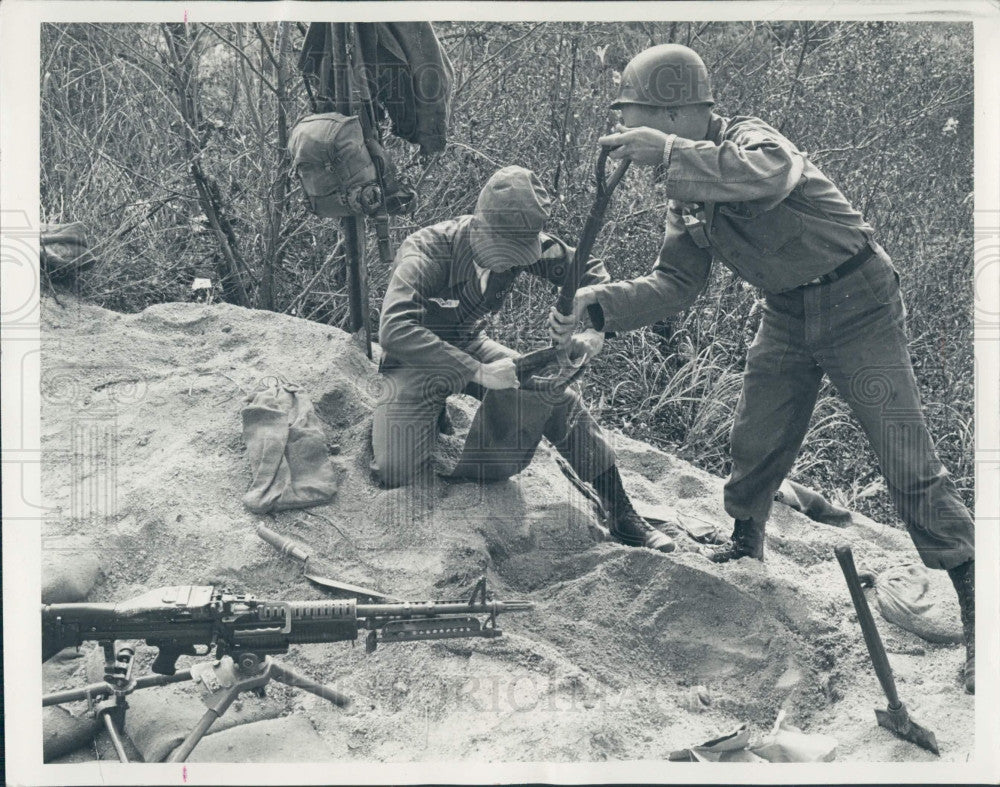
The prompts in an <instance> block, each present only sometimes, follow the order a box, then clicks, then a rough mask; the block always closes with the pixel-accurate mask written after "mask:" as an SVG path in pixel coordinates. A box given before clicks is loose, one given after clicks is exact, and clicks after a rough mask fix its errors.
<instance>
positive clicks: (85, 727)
mask: <svg viewBox="0 0 1000 787" xmlns="http://www.w3.org/2000/svg"><path fill="white" fill-rule="evenodd" d="M100 729H102V723H101V720H100V718H99V717H98V716H74V715H73V714H72V713H70V712H69V711H68V710H66V709H65V708H63V707H61V706H59V705H50V706H49V707H47V708H42V762H52V761H53V760H55V759H56V758H58V757H62V756H64V755H66V754H69V753H70V752H73V751H76V750H77V749H79V748H80V747H81V746H86V745H87V744H88V743H90V742H91V741H92V740H93V739H94V736H95V735H97V732H98V730H100Z"/></svg>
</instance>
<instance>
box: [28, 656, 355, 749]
mask: <svg viewBox="0 0 1000 787" xmlns="http://www.w3.org/2000/svg"><path fill="white" fill-rule="evenodd" d="M100 644H101V645H102V647H103V648H104V653H105V661H104V680H103V681H102V682H100V683H91V684H90V685H88V686H84V687H83V688H81V689H71V690H69V691H57V692H53V693H51V694H46V695H44V696H43V697H42V707H46V706H49V705H60V704H62V703H64V702H78V701H81V700H86V701H87V704H88V706H89V712H91V713H93V714H95V715H96V716H98V717H100V718H101V720H102V722H103V723H104V729H105V730H107V733H108V737H110V739H111V744H112V745H113V746H114V748H115V752H116V753H117V755H118V759H119V760H120V761H121V762H128V761H129V760H128V754H127V753H126V750H125V745H124V741H123V739H122V735H123V733H124V730H125V711H126V710H127V709H128V701H127V700H126V697H127V696H128V695H129V694H131V693H132V692H133V691H137V690H139V689H146V688H151V687H154V686H165V685H167V684H170V683H181V682H184V681H188V680H190V681H193V682H194V683H195V684H196V685H197V686H198V688H199V689H200V690H201V699H202V702H204V703H205V705H206V706H207V710H206V711H205V714H204V715H203V716H202V717H201V719H200V720H199V722H198V723H197V724H196V725H195V727H194V729H193V730H191V732H190V733H189V734H188V736H187V737H186V738H185V739H184V741H183V742H182V743H181V744H180V745H179V746H178V747H177V748H176V749H174V751H173V752H172V753H171V754H170V756H169V757H168V758H167V762H184V761H185V760H186V759H187V758H188V756H189V755H190V754H191V752H192V751H193V750H194V748H195V746H197V745H198V743H199V742H200V741H201V739H202V738H203V737H204V736H205V735H206V734H207V733H208V730H209V729H210V728H211V727H212V725H213V724H214V723H215V722H216V721H218V719H220V718H221V717H222V716H223V714H225V712H226V711H227V710H228V709H229V706H230V705H232V704H233V702H234V701H235V700H236V698H237V697H238V696H239V695H240V694H243V693H245V692H248V691H252V692H254V693H255V694H257V695H258V696H260V697H263V696H264V690H265V688H266V686H267V684H268V683H270V682H271V681H272V680H276V681H278V682H279V683H284V684H285V685H287V686H292V687H294V688H297V689H302V690H304V691H308V692H310V693H311V694H315V695H316V696H317V697H322V698H323V699H325V700H329V701H330V702H332V703H333V704H334V705H336V706H338V707H340V708H346V707H347V706H348V705H349V704H350V702H351V700H350V698H349V697H347V696H345V695H344V694H341V693H340V692H339V691H335V690H334V689H331V688H330V687H329V686H324V685H323V684H322V683H318V682H317V681H314V680H312V679H311V678H308V677H306V676H305V675H303V674H302V673H300V672H296V671H295V670H293V669H291V668H290V667H288V666H286V665H285V664H282V663H281V662H279V661H276V660H275V659H273V658H271V657H270V656H267V655H261V654H257V653H253V652H249V651H244V652H243V653H241V654H240V656H239V660H238V661H237V660H234V659H233V658H232V657H231V656H223V657H222V658H221V659H217V660H213V661H204V662H200V663H198V664H195V665H193V666H192V667H191V668H190V669H185V670H180V671H178V672H175V673H174V674H173V675H146V676H144V677H141V678H133V677H132V666H133V663H134V659H135V648H133V647H131V646H130V645H119V646H118V647H117V649H116V648H115V647H114V646H115V644H116V643H113V642H108V641H105V642H102V643H100Z"/></svg>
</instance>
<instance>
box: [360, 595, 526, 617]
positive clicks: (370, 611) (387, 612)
mask: <svg viewBox="0 0 1000 787" xmlns="http://www.w3.org/2000/svg"><path fill="white" fill-rule="evenodd" d="M534 607H535V603H534V602H533V601H527V600H524V599H517V600H513V601H487V602H485V603H482V602H478V603H475V604H470V603H469V602H468V601H402V602H400V603H398V604H358V606H357V611H358V617H359V618H387V617H391V618H407V617H424V616H432V615H499V614H502V613H506V612H527V611H528V610H531V609H534Z"/></svg>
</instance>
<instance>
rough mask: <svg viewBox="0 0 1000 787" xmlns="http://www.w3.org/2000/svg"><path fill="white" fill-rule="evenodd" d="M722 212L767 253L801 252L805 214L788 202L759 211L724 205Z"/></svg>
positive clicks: (739, 232) (735, 228)
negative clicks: (793, 208)
mask: <svg viewBox="0 0 1000 787" xmlns="http://www.w3.org/2000/svg"><path fill="white" fill-rule="evenodd" d="M718 211H719V212H720V213H721V214H722V215H724V216H725V217H726V220H727V221H728V222H729V225H730V226H731V227H732V228H733V231H734V232H735V233H736V234H737V235H738V236H739V237H740V238H741V239H742V240H743V241H744V242H745V243H747V244H749V245H750V246H752V247H753V248H754V249H756V250H757V251H758V252H760V253H761V254H763V255H770V254H779V253H782V252H789V253H794V252H797V251H800V245H801V244H799V243H797V241H799V239H800V238H801V237H802V232H803V230H804V226H803V222H802V216H800V215H799V214H798V213H797V212H796V211H794V210H792V209H791V208H788V207H786V206H785V205H784V203H782V204H779V205H776V206H775V207H773V208H771V209H770V210H766V211H764V212H763V213H757V214H754V213H753V212H752V211H750V210H749V209H748V208H746V207H744V206H742V205H741V204H736V205H720V206H719V207H718Z"/></svg>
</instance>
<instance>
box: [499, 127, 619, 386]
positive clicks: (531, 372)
mask: <svg viewBox="0 0 1000 787" xmlns="http://www.w3.org/2000/svg"><path fill="white" fill-rule="evenodd" d="M612 150H614V148H612V147H607V146H604V147H602V148H601V152H600V155H598V157H597V164H596V166H595V167H594V178H595V179H596V181H597V196H596V197H595V198H594V204H593V206H592V207H591V209H590V215H589V216H587V223H586V224H585V225H584V227H583V233H582V234H581V235H580V242H579V243H578V244H577V247H576V252H575V253H574V254H573V262H572V264H571V265H570V267H569V270H568V271H566V278H565V279H563V284H562V287H561V288H560V289H559V299H558V300H557V301H556V309H558V310H559V313H560V314H562V315H564V316H565V315H569V314H572V313H573V300H574V298H575V297H576V290H577V288H578V287H579V286H580V277H581V276H582V275H583V271H584V268H585V267H586V265H587V262H588V261H589V260H590V252H591V251H593V248H594V241H596V240H597V234H598V233H599V232H600V231H601V226H602V224H603V223H604V212H605V211H606V210H607V207H608V203H609V202H610V201H611V195H612V194H613V193H614V190H615V188H616V187H617V186H618V184H619V183H620V182H621V179H622V178H623V177H624V176H625V172H626V171H627V170H628V168H629V164H631V163H632V162H631V161H630V160H629V159H623V160H622V161H621V162H620V163H619V164H618V166H617V167H616V168H615V171H614V172H613V173H612V174H611V177H610V178H609V177H607V165H608V154H609V153H611V151H612ZM554 364H558V365H559V366H561V367H562V366H565V367H567V371H568V372H571V374H570V375H569V377H565V375H560V374H558V373H557V374H556V375H555V376H554V377H549V376H545V377H542V376H540V375H539V372H541V371H543V370H544V369H546V367H549V366H551V365H554ZM514 365H515V367H516V368H517V379H518V381H519V382H520V384H521V388H524V389H527V390H538V389H544V388H549V387H557V388H564V387H565V386H566V385H569V383H571V382H572V381H573V380H575V379H576V377H577V375H578V374H579V373H580V371H581V370H582V366H581V365H580V364H576V365H575V366H576V368H575V369H574V368H573V367H574V364H573V362H572V361H571V360H570V359H568V358H566V357H565V353H564V351H563V348H561V347H555V346H552V347H545V348H542V349H540V350H535V351H533V352H529V353H525V354H524V355H522V356H521V357H520V358H518V359H517V360H515V361H514Z"/></svg>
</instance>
